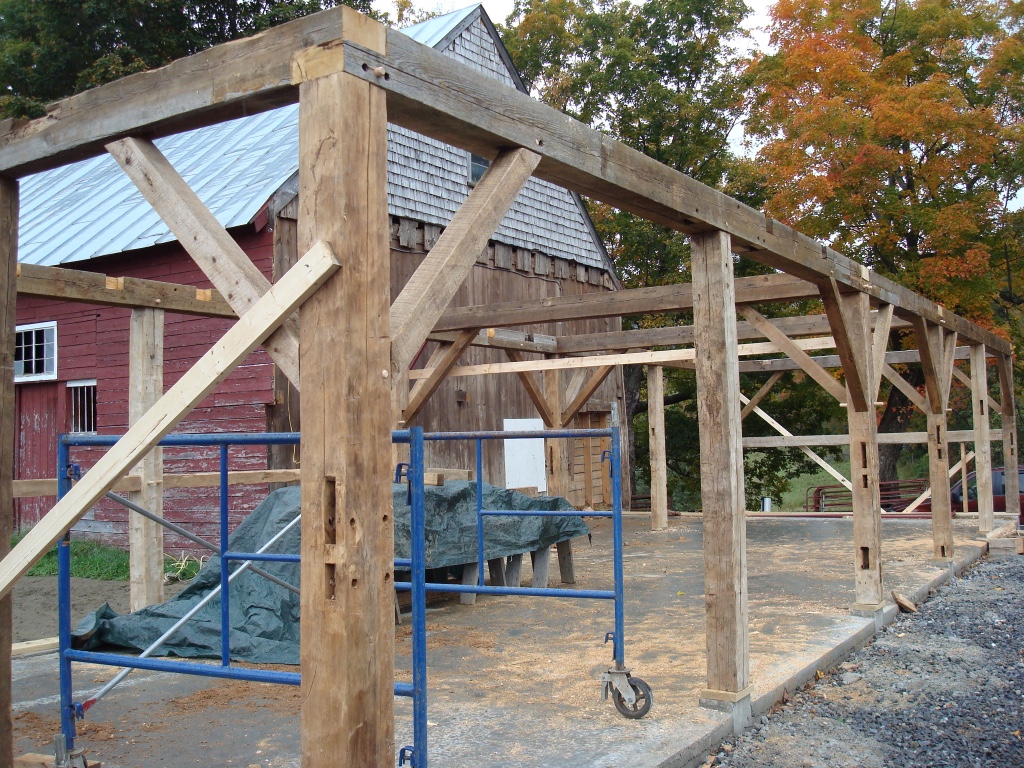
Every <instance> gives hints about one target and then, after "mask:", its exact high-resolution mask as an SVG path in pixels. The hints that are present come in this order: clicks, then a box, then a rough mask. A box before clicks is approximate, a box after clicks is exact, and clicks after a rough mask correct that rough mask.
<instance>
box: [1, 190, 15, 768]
mask: <svg viewBox="0 0 1024 768" xmlns="http://www.w3.org/2000/svg"><path fill="white" fill-rule="evenodd" d="M17 264H18V182H16V181H12V180H11V179H5V178H0V558H3V559H5V560H6V558H7V553H8V552H9V551H10V549H11V533H12V528H13V526H14V489H13V481H14V435H15V424H14V420H15V416H16V414H15V405H14V328H15V324H16V323H17V314H18V313H17V278H16V277H15V271H16V268H17ZM12 620H13V617H12V598H11V595H9V594H7V595H4V596H3V597H2V598H0V765H12V764H13V763H14V724H13V721H12V718H11V714H12V713H11V706H12V703H13V698H12V695H11V642H12V641H13V640H14V635H13V627H12Z"/></svg>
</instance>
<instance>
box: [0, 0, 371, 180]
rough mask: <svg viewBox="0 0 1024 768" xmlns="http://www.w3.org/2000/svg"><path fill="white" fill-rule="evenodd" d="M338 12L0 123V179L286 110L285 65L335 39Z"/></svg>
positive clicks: (288, 74) (288, 69) (289, 85)
mask: <svg viewBox="0 0 1024 768" xmlns="http://www.w3.org/2000/svg"><path fill="white" fill-rule="evenodd" d="M358 16H359V14H357V13H356V12H355V11H353V10H352V9H350V8H345V7H339V8H335V9H331V10H328V11H324V12H323V13H318V14H314V15H311V16H306V17H303V18H301V19H297V20H295V21H292V22H289V23H287V24H282V25H280V26H278V27H274V28H273V29H269V30H267V31H265V32H261V33H259V34H256V35H253V36H251V37H247V38H243V39H241V40H235V41H233V42H229V43H224V44H223V45H218V46H215V47H214V48H210V49H208V50H205V51H202V52H201V53H197V54H195V55H193V56H189V57H187V58H184V59H179V60H177V61H174V62H171V63H170V64H168V65H167V66H165V67H161V68H159V69H154V70H151V71H149V72H142V73H139V74H135V75H131V76H129V77H126V78H122V79H121V80H117V81H115V82H113V83H108V84H107V85H103V86H101V87H99V88H92V89H90V90H88V91H83V92H82V93H79V94H76V95H74V96H70V97H68V98H66V99H63V100H62V101H59V102H57V103H56V104H53V105H51V106H50V107H49V108H48V109H47V115H46V117H43V118H40V119H38V120H33V121H31V122H25V121H5V122H4V123H0V172H2V173H4V174H5V175H11V176H23V175H25V174H27V173H34V172H37V171H42V170H46V169H48V168H56V167H57V166H60V165H63V164H65V163H69V162H73V161H75V160H81V159H83V158H86V157H94V156H96V155H101V154H103V147H104V145H105V144H108V143H110V142H111V141H113V140H115V139H119V138H123V137H126V136H131V135H143V134H145V135H146V136H150V137H152V138H157V137H159V136H166V135H169V134H172V133H178V132H180V131H185V130H189V129H192V128H199V127H201V126H204V125H211V124H213V123H218V122H222V121H224V120H231V119H233V118H236V117H242V116H244V115H251V114H255V113H257V112H263V111H266V110H268V109H274V108H276V107H280V106H283V105H285V104H292V103H294V102H295V101H296V100H297V98H298V89H297V88H296V87H295V86H294V84H293V82H292V57H293V56H294V55H295V54H296V53H297V52H299V51H302V50H305V49H307V48H310V47H312V46H320V45H325V44H327V43H329V42H331V41H333V40H337V39H339V38H340V37H341V36H342V34H343V32H344V33H345V34H346V35H348V36H350V37H351V34H350V33H349V29H348V28H349V27H350V26H352V24H353V23H354V20H355V19H356V17H358Z"/></svg>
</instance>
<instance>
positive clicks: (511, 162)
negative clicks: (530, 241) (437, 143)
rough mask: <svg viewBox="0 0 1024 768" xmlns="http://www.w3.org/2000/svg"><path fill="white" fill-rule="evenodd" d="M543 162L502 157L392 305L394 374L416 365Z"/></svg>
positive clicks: (520, 153)
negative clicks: (434, 327)
mask: <svg viewBox="0 0 1024 768" xmlns="http://www.w3.org/2000/svg"><path fill="white" fill-rule="evenodd" d="M539 160H540V157H539V156H538V155H536V154H534V153H533V152H530V151H529V150H525V149H518V150H513V151H510V152H502V153H501V154H500V155H498V157H497V159H496V160H495V161H494V162H493V163H491V165H490V167H489V168H488V169H487V172H486V173H485V174H484V175H483V177H482V178H481V179H480V181H479V182H478V183H477V185H476V186H475V187H473V190H472V191H471V192H470V193H469V197H468V198H466V202H464V203H463V204H462V206H461V207H460V208H459V210H458V211H456V213H455V215H454V216H453V217H452V220H451V222H450V223H449V224H448V226H447V227H445V229H444V232H442V233H441V236H440V237H439V238H438V240H437V243H435V244H434V247H433V248H431V249H430V252H429V253H428V254H427V255H426V257H425V258H424V259H423V261H422V262H421V263H420V265H419V267H417V269H416V271H415V272H414V273H413V276H412V277H411V278H409V282H407V283H406V284H405V286H404V287H403V288H402V292H401V293H400V294H398V298H396V299H395V303H394V304H392V306H391V362H392V369H393V373H396V374H397V373H398V372H399V371H404V370H405V369H406V368H408V367H409V365H410V364H411V363H412V361H413V359H414V358H415V357H416V355H417V353H418V352H419V350H420V348H421V347H422V346H423V342H424V341H426V340H427V336H428V334H429V333H430V329H431V328H433V326H434V323H436V322H437V319H438V318H439V317H441V314H442V313H443V312H444V311H445V309H447V307H448V305H449V304H450V303H451V300H452V299H453V298H454V297H455V293H456V292H457V291H458V290H459V288H460V287H461V286H462V284H463V283H464V282H465V280H466V277H467V276H468V275H469V273H470V271H471V270H472V269H473V265H474V264H476V259H477V256H479V255H480V253H481V252H482V251H483V250H484V249H485V248H486V247H487V241H488V240H489V239H490V238H491V237H492V236H493V235H494V232H495V230H497V228H498V226H499V225H500V224H501V220H502V219H503V218H505V214H506V213H508V209H509V208H510V207H512V203H513V202H514V201H515V199H516V196H517V195H518V194H519V192H520V190H522V188H523V186H524V185H525V184H526V182H527V181H528V180H529V179H530V174H531V173H533V169H534V168H536V167H537V163H538V162H539ZM479 327H480V324H479V321H478V322H477V325H476V326H475V327H474V328H472V329H471V330H472V331H473V334H474V335H475V334H476V331H477V329H478V328H479ZM466 330H470V329H466Z"/></svg>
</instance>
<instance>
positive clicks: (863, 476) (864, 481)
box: [860, 475, 868, 488]
mask: <svg viewBox="0 0 1024 768" xmlns="http://www.w3.org/2000/svg"><path fill="white" fill-rule="evenodd" d="M860 481H861V483H862V484H863V485H864V487H865V488H867V487H868V476H867V475H861V476H860Z"/></svg>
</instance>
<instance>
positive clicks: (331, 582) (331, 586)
mask: <svg viewBox="0 0 1024 768" xmlns="http://www.w3.org/2000/svg"><path fill="white" fill-rule="evenodd" d="M335 568H336V566H335V565H334V564H333V563H328V564H327V580H326V584H327V592H326V595H325V597H326V598H327V599H328V600H333V599H334V598H335V586H336V585H335V578H334V577H335Z"/></svg>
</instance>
